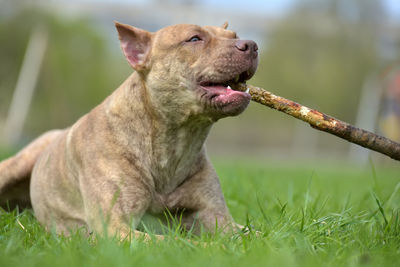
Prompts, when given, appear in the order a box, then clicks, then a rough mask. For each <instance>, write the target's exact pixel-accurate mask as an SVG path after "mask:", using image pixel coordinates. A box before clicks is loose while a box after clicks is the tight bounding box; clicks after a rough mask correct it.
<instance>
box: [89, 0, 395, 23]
mask: <svg viewBox="0 0 400 267" xmlns="http://www.w3.org/2000/svg"><path fill="white" fill-rule="evenodd" d="M86 1H92V2H97V1H99V0H86ZM100 1H103V2H110V3H112V2H122V3H140V4H146V3H148V2H150V1H148V0H100ZM197 1H198V2H201V3H204V5H207V6H209V7H214V8H224V9H227V8H229V9H232V10H243V11H247V12H257V13H268V14H270V15H281V14H283V13H285V12H286V11H288V10H289V9H290V7H291V6H292V5H293V4H294V3H295V2H297V1H296V0H202V1H199V0H197ZM382 1H383V3H384V5H385V7H386V10H387V11H388V12H389V14H390V16H391V17H392V18H394V19H395V20H397V21H400V0H382Z"/></svg>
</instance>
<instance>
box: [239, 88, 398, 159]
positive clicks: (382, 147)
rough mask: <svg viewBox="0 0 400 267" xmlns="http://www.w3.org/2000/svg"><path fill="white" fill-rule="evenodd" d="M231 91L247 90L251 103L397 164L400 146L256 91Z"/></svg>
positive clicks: (266, 92) (290, 102)
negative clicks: (297, 120)
mask: <svg viewBox="0 0 400 267" xmlns="http://www.w3.org/2000/svg"><path fill="white" fill-rule="evenodd" d="M234 89H236V90H240V91H246V90H249V93H250V95H251V97H252V100H253V101H255V102H258V103H260V104H262V105H265V106H268V107H270V108H273V109H276V110H279V111H282V112H284V113H286V114H288V115H290V116H293V117H295V118H296V119H300V120H302V121H305V122H307V123H309V124H310V126H311V127H313V128H315V129H317V130H320V131H324V132H328V133H330V134H334V135H336V136H338V137H340V138H343V139H345V140H347V141H349V142H352V143H355V144H357V145H360V146H363V147H365V148H368V149H371V150H374V151H376V152H379V153H382V154H385V155H387V156H389V157H391V158H392V159H395V160H400V144H399V143H396V142H394V141H392V140H390V139H388V138H386V137H383V136H380V135H377V134H374V133H371V132H369V131H366V130H363V129H360V128H357V127H354V126H352V125H350V124H348V123H346V122H343V121H341V120H338V119H335V118H333V117H331V116H329V115H326V114H324V113H322V112H319V111H317V110H315V109H311V108H308V107H305V106H303V105H300V104H298V103H296V102H293V101H291V100H288V99H285V98H283V97H280V96H276V95H274V94H272V93H270V92H268V91H266V90H264V89H262V88H259V87H255V86H252V85H246V84H244V83H241V84H239V85H238V86H235V88H234Z"/></svg>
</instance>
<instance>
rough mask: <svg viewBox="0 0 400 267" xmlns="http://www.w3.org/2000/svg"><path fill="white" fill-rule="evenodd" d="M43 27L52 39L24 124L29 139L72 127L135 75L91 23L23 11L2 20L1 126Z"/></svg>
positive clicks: (0, 27)
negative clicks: (33, 41)
mask: <svg viewBox="0 0 400 267" xmlns="http://www.w3.org/2000/svg"><path fill="white" fill-rule="evenodd" d="M38 24H42V25H45V28H46V30H47V32H48V36H49V40H48V45H47V50H46V52H45V58H44V60H43V64H42V68H41V71H40V76H39V79H38V83H37V86H36V90H35V93H34V97H33V100H32V105H31V107H30V114H29V116H28V118H27V120H26V122H25V126H24V133H25V135H26V136H25V138H26V139H31V138H32V137H34V136H36V135H38V134H40V133H41V132H43V131H45V130H47V129H52V128H65V127H67V126H69V125H70V124H71V123H72V122H74V121H75V120H77V119H78V118H79V117H81V116H82V115H83V114H85V113H86V112H88V111H89V110H90V109H91V108H93V107H95V106H96V105H98V104H99V103H100V102H101V101H102V100H103V99H104V98H105V97H106V96H107V95H109V94H110V93H111V92H112V91H113V90H114V89H115V88H116V87H117V86H118V85H119V84H120V83H121V82H122V81H123V79H124V78H125V77H126V76H127V75H128V74H129V71H130V70H129V67H128V65H127V64H125V62H124V61H123V59H122V57H118V56H117V57H115V56H114V54H113V52H112V51H111V50H110V48H109V46H108V44H107V40H106V39H105V37H104V34H102V33H100V32H98V30H97V29H96V28H95V27H93V22H92V21H90V20H89V19H83V18H79V19H66V18H59V17H56V16H54V15H52V14H48V13H45V12H44V11H41V10H32V9H29V10H24V9H22V10H20V11H19V12H18V13H16V14H15V15H14V16H10V17H8V18H6V19H0V62H1V64H0V122H1V120H3V121H4V120H5V117H6V115H7V111H8V108H9V105H10V101H11V98H12V94H13V91H14V89H15V84H16V81H17V78H18V74H19V71H20V68H21V65H22V61H23V57H24V54H25V50H26V47H27V44H28V40H29V37H30V34H31V32H32V29H33V27H34V26H36V25H38ZM116 38H117V35H116ZM117 52H119V51H117ZM117 55H118V54H117ZM0 125H1V124H0ZM1 134H2V133H1Z"/></svg>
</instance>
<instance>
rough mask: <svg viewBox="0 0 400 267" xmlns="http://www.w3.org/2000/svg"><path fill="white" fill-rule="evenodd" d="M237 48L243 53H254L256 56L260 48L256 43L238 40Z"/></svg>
mask: <svg viewBox="0 0 400 267" xmlns="http://www.w3.org/2000/svg"><path fill="white" fill-rule="evenodd" d="M235 47H236V48H237V49H238V50H239V51H241V52H244V53H252V54H254V55H255V56H256V55H257V51H258V46H257V44H256V43H255V42H254V41H250V40H237V41H236V43H235Z"/></svg>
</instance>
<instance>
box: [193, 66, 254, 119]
mask: <svg viewBox="0 0 400 267" xmlns="http://www.w3.org/2000/svg"><path fill="white" fill-rule="evenodd" d="M252 76H253V73H251V72H250V71H244V72H242V73H240V74H237V75H235V76H234V77H233V78H229V79H227V80H225V81H202V82H200V83H199V85H200V87H201V89H202V93H201V100H202V101H203V102H205V104H206V105H207V106H208V107H210V108H211V109H213V110H215V111H217V112H218V113H222V114H223V115H237V114H239V113H241V112H242V111H243V110H244V109H245V108H246V107H247V105H248V104H249V102H250V100H251V96H250V94H249V92H248V91H245V92H243V91H239V90H238V84H239V83H245V82H246V81H247V80H249V79H250V78H251V77H252Z"/></svg>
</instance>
